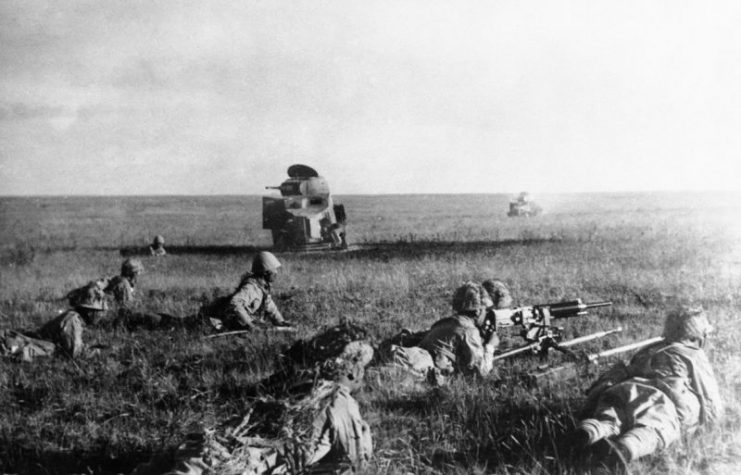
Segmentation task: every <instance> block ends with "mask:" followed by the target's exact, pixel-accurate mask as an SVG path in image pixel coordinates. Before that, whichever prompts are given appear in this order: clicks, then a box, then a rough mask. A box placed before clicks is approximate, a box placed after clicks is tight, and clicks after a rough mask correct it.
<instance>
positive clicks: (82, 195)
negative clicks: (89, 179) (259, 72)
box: [0, 189, 741, 199]
mask: <svg viewBox="0 0 741 475" xmlns="http://www.w3.org/2000/svg"><path fill="white" fill-rule="evenodd" d="M518 193H520V192H519V191H517V192H499V193H490V192H461V193H453V192H412V193H331V194H332V195H334V196H379V197H381V196H424V195H440V196H445V195H448V196H451V195H456V196H460V195H516V194H518ZM680 193H687V194H702V193H724V194H741V190H732V189H715V190H710V189H702V190H609V191H602V190H600V191H553V192H533V193H532V194H533V195H536V196H548V195H584V194H680ZM240 196H242V197H262V196H271V195H269V194H267V193H265V194H250V193H244V194H240V193H213V194H195V193H194V194H177V193H175V194H166V193H153V194H94V193H78V194H7V195H6V194H0V199H4V198H136V197H199V198H208V197H240ZM273 196H274V195H273Z"/></svg>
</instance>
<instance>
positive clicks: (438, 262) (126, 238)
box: [0, 195, 741, 474]
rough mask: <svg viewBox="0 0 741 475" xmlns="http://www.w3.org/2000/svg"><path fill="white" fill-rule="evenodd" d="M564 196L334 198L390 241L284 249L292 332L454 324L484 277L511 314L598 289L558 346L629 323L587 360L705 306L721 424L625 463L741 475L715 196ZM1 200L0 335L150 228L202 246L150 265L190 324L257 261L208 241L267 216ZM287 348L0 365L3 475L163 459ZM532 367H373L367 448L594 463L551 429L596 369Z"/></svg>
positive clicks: (239, 406)
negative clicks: (455, 306)
mask: <svg viewBox="0 0 741 475" xmlns="http://www.w3.org/2000/svg"><path fill="white" fill-rule="evenodd" d="M557 198H559V199H557ZM577 198H585V197H583V196H577V197H576V198H575V197H574V196H565V197H550V200H551V203H552V206H551V207H549V206H548V205H547V203H544V204H545V205H546V209H547V210H548V211H549V213H548V214H546V215H544V216H542V217H540V218H538V219H530V220H512V219H508V218H506V217H504V212H505V209H506V207H505V205H506V197H503V196H497V195H461V196H450V195H448V196H435V197H428V196H414V197H404V196H392V197H348V198H346V199H345V204H346V206H347V207H348V210H349V212H350V219H351V224H352V227H351V228H350V235H349V236H350V238H351V242H352V241H353V240H354V242H355V243H357V242H367V243H375V242H382V243H385V244H384V245H380V246H377V247H376V246H367V248H362V249H358V250H355V251H351V252H347V253H324V254H300V253H285V254H281V255H279V258H280V259H281V261H282V262H283V263H284V267H283V270H282V273H281V275H280V278H279V280H278V281H277V283H276V286H275V291H274V292H275V298H276V301H277V303H278V305H279V306H280V308H281V310H282V311H283V313H284V314H285V316H286V317H287V318H290V319H291V320H294V321H296V322H297V324H298V327H299V333H298V335H302V336H303V335H310V334H312V333H313V332H315V331H317V330H319V329H321V328H322V327H325V326H329V325H332V324H335V323H337V322H338V321H339V320H340V319H341V318H350V319H352V320H353V321H355V322H357V323H361V324H363V325H365V326H367V327H368V329H369V331H370V333H371V336H372V337H373V338H374V340H376V341H380V340H381V339H383V338H385V337H388V336H390V335H392V334H394V333H396V332H397V331H398V330H399V329H401V328H404V327H407V328H411V329H423V328H426V327H428V326H429V325H430V324H431V323H433V322H434V321H435V320H437V319H438V318H441V317H443V316H446V315H448V314H449V313H450V297H451V295H452V291H453V289H454V288H455V287H456V286H458V285H460V284H461V283H462V282H463V281H465V280H469V279H474V280H479V281H480V280H483V279H486V278H492V277H497V278H501V279H503V280H505V281H506V282H507V283H508V284H509V285H510V287H511V288H512V290H513V293H514V296H515V299H516V300H517V301H518V303H520V304H533V303H544V302H549V301H558V300H562V299H572V298H576V297H581V298H583V299H585V300H596V299H606V300H612V301H613V302H614V305H613V307H611V308H609V309H606V310H602V311H596V312H594V315H593V316H590V317H589V318H584V319H577V320H573V321H568V322H565V323H564V324H563V325H564V327H565V331H566V336H567V337H570V336H578V335H584V334H587V333H590V332H593V331H597V330H603V329H607V328H613V327H615V326H617V325H622V326H623V327H625V330H624V331H623V332H622V333H621V334H619V335H616V336H613V337H610V338H609V340H605V341H597V342H592V343H589V344H587V345H585V347H584V349H585V350H589V351H596V350H599V349H603V348H606V347H611V346H616V345H618V344H623V343H628V342H632V341H635V340H637V339H643V338H647V337H650V336H655V335H657V334H659V332H660V331H661V326H662V322H663V316H664V314H665V312H666V311H667V309H668V308H670V307H671V306H672V305H673V304H674V302H676V301H678V300H679V301H694V302H697V303H701V304H702V305H704V306H705V308H706V309H707V310H708V312H709V314H710V316H711V320H712V321H713V324H714V325H715V327H716V329H717V331H716V335H715V337H714V339H713V341H712V342H711V343H710V346H709V348H708V352H709V355H710V358H711V361H712V362H713V364H714V365H715V367H716V374H717V376H718V379H719V382H720V383H721V386H722V391H723V397H724V398H725V400H726V402H727V405H728V408H727V410H726V413H725V418H724V420H723V421H722V423H721V424H720V426H719V427H718V428H716V429H714V430H710V431H704V432H702V433H700V434H698V435H696V436H694V437H692V438H687V440H685V441H683V442H681V443H679V444H677V445H676V446H675V447H673V448H671V449H669V450H667V451H665V452H663V453H661V454H658V455H656V456H653V457H649V458H647V459H645V460H641V461H640V462H637V463H635V464H633V465H632V466H631V469H632V470H634V471H635V473H667V472H671V473H735V472H734V471H737V470H738V461H739V456H741V436H740V435H739V434H740V433H741V431H740V430H739V429H740V428H741V411H739V402H741V370H739V368H741V366H740V365H739V364H740V363H741V350H739V348H738V343H737V342H738V341H740V340H741V329H739V327H738V318H737V315H738V312H739V310H740V306H741V285H739V284H741V273H740V271H741V262H739V260H741V258H740V257H739V256H741V247H740V245H739V243H740V242H741V241H740V240H739V239H740V238H741V235H739V234H736V229H737V228H735V227H734V225H735V220H734V219H732V218H733V217H734V215H733V213H729V207H728V204H727V203H728V202H727V201H721V200H707V202H704V200H701V199H699V198H698V199H694V200H693V199H689V198H687V197H679V198H677V197H675V196H671V195H669V196H668V195H658V196H636V195H612V196H590V197H589V199H588V200H587V199H577ZM675 198H677V199H675ZM698 202H701V205H698ZM0 205H1V206H2V207H0V210H2V211H3V212H2V214H0V219H1V220H2V222H0V224H2V225H3V226H2V228H0V229H2V232H0V243H2V244H3V245H7V246H21V243H23V245H24V246H30V247H32V248H33V249H35V252H34V257H33V259H28V260H24V261H23V262H21V261H18V260H16V262H13V263H9V262H5V261H3V263H0V312H2V314H1V315H0V325H2V327H3V328H34V327H36V326H38V325H40V324H41V323H42V322H44V321H46V320H47V319H49V318H50V317H51V316H52V315H54V314H55V313H56V312H58V311H61V310H63V309H64V308H65V302H64V301H63V300H60V298H61V297H62V296H63V295H64V294H65V293H66V292H67V291H69V290H70V289H72V288H74V287H76V286H79V285H81V284H83V283H85V282H86V281H88V280H90V279H92V278H96V277H98V276H101V275H113V274H115V273H117V271H118V267H119V265H120V262H121V260H122V258H121V256H120V255H119V253H118V249H119V248H120V247H125V246H138V245H143V244H144V243H146V242H148V240H149V238H150V236H151V234H154V233H162V234H165V236H166V238H167V239H168V242H171V243H175V244H180V245H186V244H190V245H192V246H193V248H194V253H191V254H182V255H177V254H172V255H169V256H167V257H166V258H164V259H156V258H149V257H146V256H145V257H143V259H144V265H145V267H146V268H147V271H146V273H145V274H144V275H143V276H142V280H141V284H140V296H141V300H142V305H143V306H144V307H147V308H149V309H152V310H157V311H162V312H167V313H173V314H179V315H187V314H190V313H192V312H194V311H195V310H196V309H197V308H198V307H199V306H200V305H201V303H203V302H205V301H208V300H210V299H212V298H214V297H215V296H218V295H223V294H225V293H227V292H229V291H230V290H231V288H233V286H234V285H236V283H237V282H238V280H239V276H240V275H241V274H242V273H243V272H244V271H245V270H247V269H248V267H249V260H250V258H251V254H249V253H246V252H243V251H241V250H240V249H235V250H234V252H233V253H230V252H218V253H209V249H208V248H207V246H213V245H216V246H219V245H223V246H245V245H255V244H260V243H263V244H267V242H268V240H267V236H266V235H265V234H264V232H262V231H261V230H259V229H255V228H250V229H249V230H247V231H246V230H245V226H246V223H249V222H250V221H249V220H250V219H253V218H254V219H255V221H254V222H256V223H259V221H257V218H259V201H257V200H252V201H250V200H248V199H244V200H242V199H238V198H222V199H221V201H220V199H216V198H209V199H194V198H167V199H159V198H156V199H155V198H142V199H136V198H116V199H112V198H111V199H103V200H95V201H91V200H85V199H80V198H69V199H60V200H52V199H29V200H7V199H3V200H0ZM735 211H738V209H735ZM21 216H22V217H23V219H22V220H21ZM29 223H32V224H33V226H31V227H32V228H33V230H32V231H29V229H31V227H30V225H29ZM163 229H164V230H167V231H162V230H163ZM199 246H204V248H203V251H202V252H200V253H199V252H198V247H199ZM293 338H295V336H291V335H286V334H282V333H270V332H258V333H255V334H250V335H247V336H243V337H232V338H216V339H203V338H202V335H201V334H200V333H198V332H187V331H185V330H181V329H176V330H171V331H152V332H146V331H139V332H135V333H128V332H125V331H120V330H111V329H105V328H94V329H88V331H87V333H86V339H87V340H88V341H89V342H91V343H101V344H105V345H108V346H109V348H108V349H106V350H103V351H102V353H101V354H100V355H99V356H97V357H94V358H91V359H83V360H78V361H68V360H64V359H49V360H43V361H41V360H40V361H37V362H35V363H33V364H28V363H15V362H11V361H7V360H3V361H0V407H1V409H0V416H1V417H0V471H3V472H11V473H13V472H15V473H80V472H93V473H119V472H126V471H128V470H130V469H131V468H132V467H133V466H134V465H135V464H136V463H138V462H141V461H144V460H146V459H147V458H148V457H149V456H150V455H151V454H152V453H155V452H167V451H171V450H173V449H174V447H176V446H177V444H178V443H179V442H180V441H181V440H182V438H183V437H184V435H185V434H186V433H187V432H188V430H190V428H191V427H192V426H193V425H196V424H211V423H214V422H218V421H223V420H225V419H227V418H228V417H231V416H234V415H238V414H241V413H243V412H244V411H245V408H246V407H247V406H248V405H249V404H250V397H251V395H250V392H249V390H248V388H249V385H250V384H252V383H254V382H255V381H257V380H259V379H260V378H262V377H264V376H265V375H267V374H269V373H270V372H271V371H272V369H273V368H274V363H275V359H276V357H277V355H278V354H279V353H280V351H281V349H282V348H283V347H285V346H287V345H289V344H290V343H291V341H292V339H293ZM502 338H503V345H504V346H507V345H510V346H512V345H517V344H519V341H518V338H517V337H516V336H515V335H508V334H507V333H504V334H503V335H502ZM559 358H560V357H559V356H557V355H556V356H555V357H554V361H555V362H558V361H560V359H559ZM539 363H540V362H539V361H536V360H531V359H528V358H527V357H525V358H520V359H516V360H512V361H507V362H504V363H503V364H502V365H501V366H500V367H499V368H498V377H492V378H488V379H463V378H461V379H454V380H453V381H452V382H451V384H450V386H448V387H445V388H441V389H434V390H433V389H430V388H427V387H425V386H423V385H419V384H416V383H410V382H404V381H399V379H398V375H394V374H386V373H384V372H383V371H381V370H374V371H371V372H370V373H369V377H368V381H367V384H366V387H365V388H364V389H363V390H362V391H361V393H360V394H359V396H358V399H359V401H360V403H361V405H362V409H363V413H364V416H365V417H366V419H367V420H368V422H369V423H370V425H371V428H372V430H373V433H374V439H375V445H376V457H375V459H374V462H373V465H372V467H371V468H370V470H369V472H370V473H389V474H397V473H398V474H400V473H435V474H442V473H446V474H447V473H502V474H505V473H506V474H510V473H511V474H514V473H518V474H519V473H523V474H524V473H583V472H586V471H590V470H592V469H593V468H594V465H593V464H592V462H590V461H589V460H585V459H584V457H582V456H581V454H574V453H572V451H571V449H570V447H569V445H568V443H566V441H565V435H566V434H567V433H568V432H569V431H570V430H571V428H572V427H573V424H574V417H575V413H576V412H577V410H578V408H579V406H580V405H581V404H582V402H583V390H584V389H585V388H586V387H587V386H588V385H589V383H590V382H591V380H592V378H594V377H595V375H596V369H594V368H593V369H592V370H591V372H588V373H586V374H584V375H582V376H581V378H575V379H571V380H568V381H564V382H563V383H554V384H550V385H546V386H543V387H532V386H528V385H527V384H525V382H524V381H523V380H522V379H521V377H520V376H521V375H522V374H523V373H526V372H528V371H530V370H532V369H534V368H535V367H536V366H537V365H538V364H539ZM608 363H609V362H608Z"/></svg>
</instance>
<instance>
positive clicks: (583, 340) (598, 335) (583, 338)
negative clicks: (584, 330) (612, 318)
mask: <svg viewBox="0 0 741 475" xmlns="http://www.w3.org/2000/svg"><path fill="white" fill-rule="evenodd" d="M621 331H623V327H617V328H613V329H612V330H605V331H601V332H597V333H592V334H591V335H584V336H580V337H578V338H573V339H571V340H567V341H564V342H562V343H559V344H558V346H560V347H562V348H568V347H569V346H574V345H579V344H581V343H586V342H588V341H592V340H596V339H597V338H603V337H606V336H607V335H612V334H613V333H620V332H621Z"/></svg>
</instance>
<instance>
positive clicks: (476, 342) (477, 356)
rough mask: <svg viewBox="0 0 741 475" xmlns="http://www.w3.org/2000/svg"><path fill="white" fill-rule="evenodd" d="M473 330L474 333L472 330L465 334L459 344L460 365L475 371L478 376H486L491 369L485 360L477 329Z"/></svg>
mask: <svg viewBox="0 0 741 475" xmlns="http://www.w3.org/2000/svg"><path fill="white" fill-rule="evenodd" d="M475 332H476V334H473V332H472V333H471V334H468V335H466V337H465V338H464V339H463V341H462V342H461V345H460V346H459V347H460V350H459V351H460V358H461V361H460V366H461V367H465V368H467V369H468V370H471V371H475V372H477V373H478V374H479V375H480V376H486V375H487V374H489V372H490V371H491V364H487V362H486V358H485V353H484V345H483V343H482V342H481V337H479V335H478V330H475ZM492 356H493V352H492Z"/></svg>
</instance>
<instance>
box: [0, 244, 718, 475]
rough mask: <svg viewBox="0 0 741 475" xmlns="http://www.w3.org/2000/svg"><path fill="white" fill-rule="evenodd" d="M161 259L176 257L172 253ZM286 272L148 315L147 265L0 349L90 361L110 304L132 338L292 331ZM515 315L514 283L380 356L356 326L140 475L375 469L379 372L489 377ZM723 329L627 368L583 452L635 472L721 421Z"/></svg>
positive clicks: (588, 418)
mask: <svg viewBox="0 0 741 475" xmlns="http://www.w3.org/2000/svg"><path fill="white" fill-rule="evenodd" d="M161 241H162V242H160V243H159V245H160V246H161V245H162V244H164V239H162V240H161ZM157 244H158V243H157V241H155V243H153V246H155V245H157ZM152 255H164V248H163V247H162V251H161V253H155V252H154V251H153V252H152ZM280 267H281V264H280V262H279V261H278V259H277V258H276V257H275V256H274V255H273V254H271V253H269V252H260V253H258V254H257V255H256V256H255V257H254V259H253V261H252V265H251V269H250V271H249V272H247V273H246V274H245V275H244V276H243V277H242V278H241V280H240V282H239V284H238V285H237V287H236V288H235V290H234V291H233V292H232V293H231V294H229V295H227V296H225V297H222V298H218V299H216V300H215V301H213V302H211V303H209V304H207V305H204V306H203V307H202V308H201V310H200V311H199V312H198V314H197V315H194V316H191V317H188V318H178V317H173V316H170V315H167V314H162V313H153V312H149V311H141V310H137V309H136V308H135V306H134V305H133V302H134V300H135V294H136V285H137V279H138V276H139V275H140V274H141V273H142V272H143V270H144V268H143V265H142V263H141V261H140V260H138V259H126V260H125V261H124V262H123V264H122V266H121V273H120V275H118V276H115V277H113V278H110V279H100V280H97V281H93V282H91V283H89V284H88V285H86V286H84V287H82V288H80V289H77V290H75V291H72V292H70V293H69V294H68V296H67V297H68V300H69V303H70V307H71V308H70V309H69V310H67V311H66V312H64V313H62V314H60V315H58V316H56V317H54V318H53V319H52V320H51V321H49V322H48V323H46V324H45V325H43V326H42V327H41V328H40V329H38V330H37V331H35V332H26V333H23V332H19V331H13V330H5V331H0V349H2V351H3V353H5V354H6V355H16V356H18V357H21V358H23V359H26V360H31V359H33V358H35V357H38V356H47V355H50V354H52V353H55V352H56V353H62V354H64V355H66V356H68V357H72V358H77V357H80V356H83V355H85V354H87V353H89V352H90V348H88V347H86V346H85V343H84V341H83V331H84V328H85V327H86V325H96V324H98V323H99V322H100V321H101V315H102V314H103V313H104V311H105V310H106V309H107V307H108V306H109V305H110V306H111V307H114V309H113V310H114V312H113V313H114V317H113V318H112V321H113V322H114V323H115V324H120V325H123V326H125V327H128V328H134V327H136V326H138V325H141V324H144V325H146V326H148V327H150V328H154V327H157V326H163V325H173V324H179V325H188V324H194V323H197V324H203V325H207V326H209V327H210V328H212V329H214V330H215V331H225V330H251V329H254V328H256V327H259V326H262V325H265V324H267V323H270V324H272V325H275V326H279V327H288V326H291V325H292V323H290V322H288V321H287V320H286V319H285V318H284V317H283V316H282V315H281V312H280V311H279V309H278V307H277V306H276V304H275V302H274V301H273V299H272V297H271V285H272V283H273V282H274V280H275V278H276V275H277V273H278V269H279V268H280ZM511 306H512V297H511V294H510V292H509V290H508V288H507V286H506V285H505V284H504V283H503V282H501V281H499V280H488V281H485V282H483V283H482V284H479V283H476V282H466V283H465V284H463V285H462V286H461V287H459V288H457V289H456V290H455V291H454V293H453V297H452V311H453V315H452V316H450V317H446V318H443V319H441V320H439V321H437V322H435V323H434V324H433V325H432V326H431V327H430V328H429V329H428V330H424V331H417V332H412V331H408V330H403V331H402V332H401V333H400V334H399V335H396V336H395V337H392V338H390V339H388V340H386V341H385V342H383V343H382V344H381V345H379V346H378V347H377V348H376V349H374V348H373V347H372V346H371V344H370V340H369V338H368V335H367V334H366V333H365V332H364V331H363V330H362V329H360V328H358V327H356V326H354V325H351V324H347V323H345V324H344V326H343V325H341V326H339V327H333V328H330V329H328V330H326V331H324V332H322V333H319V334H317V335H316V336H314V337H313V338H311V339H307V340H299V341H298V342H297V343H296V344H295V345H294V346H293V347H292V348H291V349H289V350H288V351H287V352H286V353H285V355H284V356H285V357H284V358H283V359H282V361H283V362H284V363H283V366H282V367H280V368H278V369H277V370H276V372H275V374H273V375H272V376H271V377H269V378H266V379H265V380H264V381H262V382H261V384H258V385H257V387H256V390H257V391H260V392H261V393H262V394H270V395H271V396H274V399H272V400H271V401H272V403H271V404H270V405H267V406H266V404H267V403H265V400H264V399H261V400H260V401H262V402H261V403H255V405H254V406H253V407H251V409H250V411H249V412H248V414H247V415H246V416H245V417H244V419H243V420H241V421H237V422H236V423H235V422H233V421H231V422H228V423H225V424H224V425H222V426H219V427H215V428H199V429H198V430H195V431H194V432H193V434H192V435H191V436H189V437H188V440H186V441H185V442H184V443H183V445H182V446H181V447H179V449H178V450H177V452H176V454H175V458H174V460H170V461H169V464H168V463H165V464H164V465H163V462H162V460H157V459H153V460H152V461H151V462H149V463H147V464H142V465H141V466H140V467H138V468H137V469H136V471H135V472H134V473H136V474H137V475H144V474H154V473H174V474H200V473H227V472H228V473H290V472H298V471H301V470H303V471H306V472H311V471H314V472H315V473H319V472H322V471H323V472H322V473H326V472H330V473H342V472H346V471H354V470H358V469H362V468H363V467H364V466H365V465H366V464H367V462H368V460H369V459H370V457H371V454H372V440H371V431H370V428H369V426H368V424H367V423H366V422H365V421H364V420H363V418H362V416H361V414H360V410H359V406H358V403H357V401H356V400H355V399H354V398H353V395H352V394H353V391H355V390H356V389H358V387H360V386H361V385H362V382H363V376H364V374H365V370H366V367H367V366H368V365H370V364H375V365H380V367H381V368H394V369H400V370H401V371H402V372H403V373H404V374H405V376H408V377H410V378H415V379H418V380H420V381H424V382H425V384H432V385H441V384H445V382H446V381H447V380H448V379H449V378H451V377H455V376H456V375H461V376H462V377H486V376H487V375H488V374H489V373H490V372H491V371H492V369H493V366H494V355H495V352H496V350H497V347H498V345H499V339H498V337H497V334H496V332H491V331H484V325H485V321H486V316H487V313H488V312H491V311H492V310H496V309H503V308H509V307H511ZM109 320H111V319H109ZM711 330H712V327H711V325H710V323H709V322H708V319H707V316H706V314H705V312H704V311H703V310H702V308H699V307H688V306H682V307H678V308H677V309H675V310H673V311H670V312H669V313H668V314H667V315H666V320H665V326H664V334H663V337H664V338H663V340H662V341H660V342H658V343H655V344H653V345H650V346H648V347H646V348H644V349H642V350H641V351H639V352H638V353H637V354H636V355H635V356H634V357H633V358H632V359H631V360H630V362H629V363H628V364H627V365H626V364H624V363H622V362H620V363H618V364H616V365H614V366H613V367H612V368H610V369H609V370H608V371H606V372H605V373H604V374H603V375H602V376H601V377H600V378H599V379H598V380H597V381H596V382H595V383H594V384H593V385H592V386H591V387H590V388H589V389H588V391H587V401H586V404H585V407H584V410H583V411H582V413H581V414H580V422H579V423H578V424H577V426H576V429H575V430H574V432H573V434H571V440H572V441H573V444H574V445H575V446H577V447H582V448H586V447H592V446H593V450H606V452H605V453H606V454H607V458H608V459H613V460H614V461H619V462H620V463H623V464H625V463H628V462H630V461H633V460H636V459H638V458H640V457H642V456H645V455H647V454H650V453H653V452H655V451H657V450H660V449H663V448H665V447H667V446H669V445H670V444H672V443H673V442H675V441H677V440H678V439H679V438H680V435H681V434H682V433H683V432H692V431H694V430H696V429H697V428H698V427H699V426H700V425H703V424H709V423H712V422H714V421H716V420H717V419H718V417H719V416H720V413H721V411H722V403H721V399H720V396H719V390H718V385H717V382H716V380H715V377H714V375H713V371H712V368H711V366H710V363H709V361H708V359H707V356H706V354H705V352H704V350H703V347H704V345H705V342H706V339H707V337H708V334H709V333H710V332H711ZM304 383H305V384H304ZM261 404H262V406H261ZM270 420H272V421H273V423H274V422H275V421H276V420H279V421H281V427H280V428H275V427H273V429H272V430H265V431H264V433H263V434H255V433H254V427H266V426H270V425H271V424H269V423H268V422H269V421H270ZM273 425H274V424H273ZM297 435H300V436H297ZM600 447H601V448H600Z"/></svg>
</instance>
